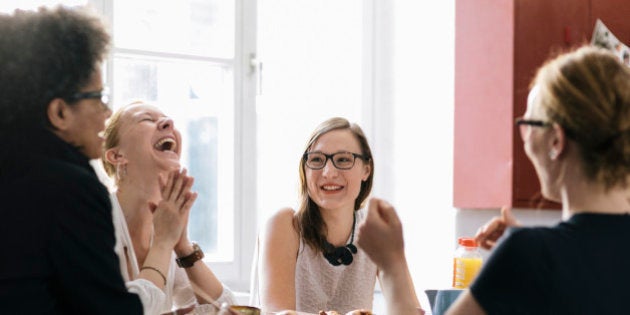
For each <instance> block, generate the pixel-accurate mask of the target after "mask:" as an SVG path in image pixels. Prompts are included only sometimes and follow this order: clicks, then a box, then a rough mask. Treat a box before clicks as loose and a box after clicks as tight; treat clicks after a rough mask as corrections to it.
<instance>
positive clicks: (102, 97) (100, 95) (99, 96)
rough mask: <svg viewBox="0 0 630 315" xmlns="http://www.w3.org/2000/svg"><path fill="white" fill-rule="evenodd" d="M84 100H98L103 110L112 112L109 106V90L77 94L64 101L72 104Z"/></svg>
mask: <svg viewBox="0 0 630 315" xmlns="http://www.w3.org/2000/svg"><path fill="white" fill-rule="evenodd" d="M86 99H96V100H99V101H100V103H101V106H103V110H112V108H111V106H110V104H109V89H108V88H103V89H102V90H99V91H89V92H78V93H74V94H72V95H71V96H70V97H68V98H66V101H68V102H71V103H74V102H78V101H80V100H86Z"/></svg>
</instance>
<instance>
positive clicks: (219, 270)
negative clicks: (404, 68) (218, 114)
mask: <svg viewBox="0 0 630 315" xmlns="http://www.w3.org/2000/svg"><path fill="white" fill-rule="evenodd" d="M113 1H117V0H88V3H89V4H90V5H92V6H93V7H94V8H95V9H96V10H97V11H98V12H99V13H100V14H101V15H102V16H103V19H104V20H105V21H106V23H107V25H108V26H110V27H112V26H113V5H114V3H113ZM256 8H257V6H256V1H251V0H235V41H234V59H233V60H231V61H225V60H222V59H217V58H207V60H206V58H202V59H203V60H204V61H212V62H213V63H226V65H227V66H229V67H231V68H233V71H234V72H233V77H234V106H235V108H234V120H235V121H234V129H235V130H234V142H235V143H234V148H235V149H234V150H235V152H234V170H233V174H234V229H233V231H234V251H233V252H234V260H233V261H230V262H206V263H208V265H209V266H210V268H211V269H212V270H213V272H214V273H215V274H216V275H217V277H218V278H219V279H220V280H221V281H223V282H224V283H225V284H226V285H227V286H228V287H230V288H231V289H232V290H233V291H247V290H248V288H249V281H250V271H251V265H252V259H253V254H254V245H255V242H256V227H257V215H256V212H257V211H256V209H257V207H256V178H255V177H256V163H255V161H256V143H257V139H256V106H255V105H256V78H257V72H256V70H257V67H256V65H255V64H253V63H252V60H254V59H255V56H256V16H257V13H256ZM112 30H113V28H110V34H111V32H112ZM112 36H114V34H112ZM125 52H133V53H136V52H138V51H130V50H128V49H118V48H115V47H112V51H111V53H110V54H109V56H108V57H107V58H106V65H105V71H106V79H105V81H106V83H107V85H109V86H114V85H113V76H112V74H113V56H114V53H125ZM150 56H152V57H165V58H173V57H176V58H177V59H180V60H199V57H196V56H187V55H173V54H171V53H164V54H162V53H158V52H151V53H150ZM112 92H113V93H116V91H112Z"/></svg>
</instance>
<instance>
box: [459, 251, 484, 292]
mask: <svg viewBox="0 0 630 315" xmlns="http://www.w3.org/2000/svg"><path fill="white" fill-rule="evenodd" d="M481 263H482V259H481V258H460V257H456V258H454V259H453V287H454V288H456V289H466V288H468V287H469V286H470V284H471V283H472V282H473V280H475V277H477V274H478V273H479V270H480V269H481Z"/></svg>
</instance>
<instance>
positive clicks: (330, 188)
mask: <svg viewBox="0 0 630 315" xmlns="http://www.w3.org/2000/svg"><path fill="white" fill-rule="evenodd" d="M321 189H322V190H325V191H337V190H341V189H343V186H339V185H324V186H321Z"/></svg>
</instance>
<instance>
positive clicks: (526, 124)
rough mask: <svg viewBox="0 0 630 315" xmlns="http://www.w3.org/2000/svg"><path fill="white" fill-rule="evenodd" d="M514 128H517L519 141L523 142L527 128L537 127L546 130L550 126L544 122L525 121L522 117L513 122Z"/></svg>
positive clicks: (536, 120)
mask: <svg viewBox="0 0 630 315" xmlns="http://www.w3.org/2000/svg"><path fill="white" fill-rule="evenodd" d="M514 123H515V125H516V126H518V127H519V131H520V133H521V139H523V141H525V139H527V137H528V135H529V134H528V130H527V128H528V127H539V128H547V127H550V126H551V123H550V122H548V121H544V120H539V119H525V118H523V117H519V118H516V121H515V122H514Z"/></svg>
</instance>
